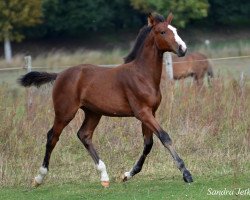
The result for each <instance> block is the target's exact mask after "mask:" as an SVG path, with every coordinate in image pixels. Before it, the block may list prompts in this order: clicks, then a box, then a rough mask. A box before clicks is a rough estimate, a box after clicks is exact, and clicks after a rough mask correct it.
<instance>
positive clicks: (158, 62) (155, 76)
mask: <svg viewBox="0 0 250 200" xmlns="http://www.w3.org/2000/svg"><path fill="white" fill-rule="evenodd" d="M135 62H136V67H137V68H138V70H140V71H141V74H143V75H144V76H145V78H146V79H147V80H152V82H153V83H154V85H155V87H157V88H159V85H160V81H161V74H162V62H163V52H160V51H159V50H158V49H157V47H156V46H155V43H154V40H153V38H152V37H151V38H147V39H146V41H145V44H144V46H143V47H142V51H141V53H140V55H138V58H137V59H136V60H135Z"/></svg>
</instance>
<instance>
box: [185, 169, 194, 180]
mask: <svg viewBox="0 0 250 200" xmlns="http://www.w3.org/2000/svg"><path fill="white" fill-rule="evenodd" d="M183 180H184V181H185V182H186V183H192V182H193V178H192V175H191V173H190V172H189V171H188V170H185V171H184V172H183Z"/></svg>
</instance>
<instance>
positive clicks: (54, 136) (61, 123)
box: [33, 115, 75, 187]
mask: <svg viewBox="0 0 250 200" xmlns="http://www.w3.org/2000/svg"><path fill="white" fill-rule="evenodd" d="M74 116H75V115H72V116H71V117H70V118H68V119H67V120H65V118H64V120H61V119H60V118H58V117H55V120H54V125H53V127H52V128H51V129H50V130H49V132H48V133H47V144H46V152H45V156H44V161H43V164H42V166H41V167H40V169H39V174H38V176H36V177H35V179H34V182H33V185H34V186H35V187H37V186H39V185H41V184H42V182H43V179H44V177H45V175H46V174H47V172H48V167H49V160H50V155H51V153H52V151H53V149H54V147H55V145H56V143H57V141H58V140H59V137H60V135H61V133H62V130H63V129H64V127H65V126H67V125H68V123H69V122H70V121H71V119H73V117H74Z"/></svg>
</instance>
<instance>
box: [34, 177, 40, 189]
mask: <svg viewBox="0 0 250 200" xmlns="http://www.w3.org/2000/svg"><path fill="white" fill-rule="evenodd" d="M40 185H41V184H40V183H38V182H37V181H36V179H35V178H34V180H33V182H32V187H33V188H37V187H38V186H40Z"/></svg>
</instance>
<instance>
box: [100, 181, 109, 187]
mask: <svg viewBox="0 0 250 200" xmlns="http://www.w3.org/2000/svg"><path fill="white" fill-rule="evenodd" d="M101 184H102V186H103V187H105V188H108V187H109V181H102V182H101Z"/></svg>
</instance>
